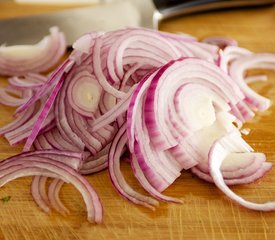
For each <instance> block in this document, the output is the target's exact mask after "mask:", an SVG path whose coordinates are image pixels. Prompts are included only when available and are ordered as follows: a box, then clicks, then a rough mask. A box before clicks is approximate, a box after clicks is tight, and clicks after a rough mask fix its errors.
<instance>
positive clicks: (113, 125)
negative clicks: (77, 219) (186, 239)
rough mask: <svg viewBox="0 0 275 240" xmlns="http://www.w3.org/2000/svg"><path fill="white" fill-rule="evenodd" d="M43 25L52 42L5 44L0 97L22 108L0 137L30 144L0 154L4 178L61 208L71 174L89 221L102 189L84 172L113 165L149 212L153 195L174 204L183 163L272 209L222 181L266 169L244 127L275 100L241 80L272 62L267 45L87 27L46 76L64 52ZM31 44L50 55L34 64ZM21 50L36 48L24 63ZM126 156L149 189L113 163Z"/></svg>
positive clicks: (120, 186) (252, 176) (123, 189)
mask: <svg viewBox="0 0 275 240" xmlns="http://www.w3.org/2000/svg"><path fill="white" fill-rule="evenodd" d="M50 31H51V37H52V41H53V42H54V43H53V44H52V45H51V44H50V38H46V39H44V40H42V42H41V43H39V44H38V45H36V46H34V47H32V48H31V47H29V46H28V47H27V46H17V47H10V48H9V47H7V48H5V47H2V48H0V73H1V74H2V75H13V77H11V78H10V79H9V86H8V87H6V88H3V89H1V95H0V102H1V103H2V104H4V105H7V106H13V107H18V108H17V110H16V112H15V115H14V116H15V120H14V121H13V122H12V123H10V124H8V125H6V126H4V127H2V128H1V129H0V134H1V135H3V136H4V137H5V138H6V139H7V140H8V141H9V143H10V144H11V145H14V144H18V143H20V142H25V147H24V151H25V152H24V153H22V154H20V155H17V156H14V157H12V158H9V159H6V160H4V161H2V162H1V163H0V185H1V186H3V185H4V184H5V183H7V182H9V181H11V180H13V179H15V178H18V177H23V176H34V178H33V182H32V185H31V193H32V196H33V199H34V201H35V202H36V203H37V205H38V206H39V207H40V208H41V209H42V210H43V211H45V212H50V211H52V210H55V211H57V212H59V213H61V214H62V215H66V214H69V210H68V209H67V208H66V207H65V206H64V205H63V203H62V202H61V200H60V198H59V193H60V189H61V187H62V186H63V184H64V183H65V182H69V183H72V184H73V185H74V186H75V187H76V188H77V189H78V190H79V191H80V192H81V194H82V196H83V198H84V201H85V203H86V206H87V211H88V220H89V221H94V222H96V223H100V222H101V221H102V206H101V203H100V201H99V197H98V195H97V194H96V192H95V191H94V189H93V188H92V187H91V185H90V184H89V183H88V182H87V180H86V179H85V178H84V177H83V176H82V175H85V174H92V173H96V172H98V171H102V170H104V169H106V168H108V170H109V175H110V179H111V181H112V183H113V185H114V187H115V188H116V190H117V191H118V192H119V193H120V194H121V195H122V196H123V197H125V198H126V199H128V200H129V201H131V202H133V203H136V204H140V205H142V206H145V207H148V208H150V209H155V208H156V207H157V206H158V201H166V202H175V203H180V202H181V200H180V199H176V198H172V197H169V196H165V195H163V194H162V192H163V191H164V190H165V189H166V188H168V187H169V186H170V185H171V184H172V183H173V182H174V181H175V180H176V179H177V178H178V177H179V176H180V175H181V171H183V170H188V169H189V170H191V171H192V173H194V174H195V175H197V176H198V177H199V178H201V179H204V180H205V181H207V182H212V183H215V184H216V185H217V187H218V188H219V189H220V190H221V191H223V192H224V193H225V194H226V195H227V196H228V197H229V198H231V199H232V200H234V201H236V202H238V203H239V204H241V205H243V206H245V207H247V208H250V209H254V210H260V211H270V210H275V203H274V202H268V203H263V204H261V203H252V202H248V201H246V200H244V199H242V198H241V197H239V196H237V195H236V194H235V193H233V192H232V191H231V190H230V189H229V188H228V185H236V184H246V183H251V182H253V181H255V180H257V179H259V178H261V177H262V176H264V175H265V173H266V172H268V171H269V170H270V169H271V167H272V164H271V163H268V162H266V157H265V155H264V154H263V153H256V152H254V150H253V149H252V148H251V146H249V145H248V144H247V143H246V142H245V141H244V139H243V138H242V132H246V134H249V131H244V130H245V129H244V130H242V125H243V123H245V122H246V121H248V120H250V119H252V118H253V117H254V116H255V113H256V112H257V111H264V110H266V109H267V108H268V107H269V106H270V100H269V99H267V98H265V97H263V96H260V95H259V94H258V93H256V92H254V91H253V90H252V89H251V88H250V87H249V86H248V83H250V82H254V81H257V80H258V81H264V80H266V76H265V75H255V76H249V77H247V76H246V73H247V71H248V70H250V69H253V68H266V69H274V66H275V65H274V63H275V55H274V54H260V53H257V54H255V53H253V52H251V51H249V50H247V49H244V48H241V47H239V46H238V44H237V42H236V41H235V40H232V39H229V38H223V37H211V38H207V39H205V40H204V41H202V42H199V41H198V40H196V38H194V37H192V36H188V35H176V34H170V33H164V32H158V31H153V30H149V29H140V28H127V29H122V30H117V31H112V32H106V33H102V32H94V33H88V34H85V35H84V36H82V37H81V38H80V39H78V40H77V41H76V42H75V44H74V45H73V48H74V50H73V52H72V53H71V55H70V56H69V58H68V59H67V60H65V62H64V63H63V64H61V65H60V66H59V67H58V68H57V69H56V70H55V71H54V72H52V73H50V74H49V75H48V76H46V77H45V76H43V75H40V74H39V72H43V71H44V70H46V69H48V68H49V66H50V65H51V64H54V63H55V62H56V59H57V58H58V56H59V55H60V54H61V53H62V54H63V51H61V50H60V51H58V53H55V54H54V56H55V57H54V58H52V57H53V55H52V53H53V52H56V49H60V46H59V45H61V46H63V44H64V43H63V42H64V41H63V40H62V39H63V38H62V34H61V35H60V33H59V32H58V30H57V29H56V28H52V29H51V30H50ZM58 39H59V40H58ZM58 44H59V45H58ZM58 46H59V47H58ZM38 49H41V51H44V50H43V49H48V50H47V53H45V56H43V57H42V56H40V55H41V54H38V55H39V57H41V58H43V61H45V62H46V63H45V62H43V64H42V61H38V58H37V53H38V52H39V51H38ZM23 50H24V51H25V50H31V51H32V53H33V54H32V55H31V56H28V61H26V59H25V57H24V56H25V55H24V54H23V53H24V51H23ZM22 60H24V62H25V63H24V64H23V65H22V67H21V68H18V67H17V65H18V64H21V62H22ZM34 63H37V64H34ZM38 63H41V64H38ZM42 65H43V66H42ZM31 146H33V147H34V149H35V150H34V151H29V150H30V148H31ZM71 151H73V152H71ZM124 158H127V159H128V161H129V162H130V164H131V168H132V170H133V173H134V175H135V177H136V178H137V180H138V181H139V183H140V184H141V185H142V187H143V188H144V189H145V190H146V191H147V192H148V193H149V194H150V196H147V195H143V194H140V193H138V192H136V190H135V189H133V188H132V187H131V186H130V185H129V184H128V183H127V179H125V178H124V176H123V174H122V172H121V169H120V161H121V160H122V159H124ZM52 179H53V180H52ZM47 181H51V183H50V185H49V187H48V189H47V187H46V186H47V185H46V183H47Z"/></svg>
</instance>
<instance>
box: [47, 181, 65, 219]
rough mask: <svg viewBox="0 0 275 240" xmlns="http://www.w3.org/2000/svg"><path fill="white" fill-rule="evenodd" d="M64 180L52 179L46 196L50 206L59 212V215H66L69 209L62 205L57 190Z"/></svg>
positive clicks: (58, 190)
mask: <svg viewBox="0 0 275 240" xmlns="http://www.w3.org/2000/svg"><path fill="white" fill-rule="evenodd" d="M63 184H64V182H63V181H62V180H60V179H57V178H56V179H53V181H52V182H51V184H50V186H49V190H48V196H49V202H50V205H51V207H52V208H53V209H54V210H56V211H57V212H59V213H60V214H61V215H63V216H66V215H68V214H70V211H69V210H68V209H67V208H66V207H65V206H64V205H63V203H62V202H61V200H60V198H59V192H60V189H61V187H62V185H63Z"/></svg>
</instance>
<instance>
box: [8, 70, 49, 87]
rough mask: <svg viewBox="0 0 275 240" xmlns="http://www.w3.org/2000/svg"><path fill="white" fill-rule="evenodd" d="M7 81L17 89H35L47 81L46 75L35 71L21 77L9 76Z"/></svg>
mask: <svg viewBox="0 0 275 240" xmlns="http://www.w3.org/2000/svg"><path fill="white" fill-rule="evenodd" d="M8 81H9V84H10V85H11V86H13V87H15V88H17V89H37V88H39V87H41V86H42V85H43V84H44V83H45V82H46V81H47V77H45V76H43V75H40V74H37V73H28V74H26V75H25V76H24V77H22V78H20V77H11V78H9V79H8Z"/></svg>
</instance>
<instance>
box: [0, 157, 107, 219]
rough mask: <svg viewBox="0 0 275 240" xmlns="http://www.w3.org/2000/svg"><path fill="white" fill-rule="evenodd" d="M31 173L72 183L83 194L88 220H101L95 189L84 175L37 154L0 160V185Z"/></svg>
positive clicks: (99, 205)
mask: <svg viewBox="0 0 275 240" xmlns="http://www.w3.org/2000/svg"><path fill="white" fill-rule="evenodd" d="M37 170H38V171H37ZM45 170H46V171H45ZM33 175H41V176H47V177H48V176H49V177H58V178H60V179H62V180H63V181H65V182H69V183H72V184H73V185H74V186H75V187H76V188H77V189H78V190H79V191H80V193H81V194H82V196H83V199H84V201H85V203H86V206H87V211H88V220H89V221H92V222H93V221H95V222H96V223H100V222H101V221H102V206H101V203H100V201H99V198H98V195H97V194H96V192H95V190H94V189H93V188H92V186H91V185H90V183H89V182H88V181H87V180H86V179H85V178H84V177H82V176H81V175H80V174H78V173H77V172H76V171H75V170H74V169H73V168H71V167H69V166H67V165H65V164H63V163H61V162H58V161H55V160H52V159H49V158H47V159H44V158H41V157H39V156H36V158H33V159H32V160H31V161H26V159H24V158H21V157H20V156H18V157H17V156H16V157H13V158H9V159H7V160H5V161H2V162H1V171H0V186H3V185H5V184H6V183H8V182H9V181H12V180H14V179H16V178H18V177H24V176H33Z"/></svg>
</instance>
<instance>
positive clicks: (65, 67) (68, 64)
mask: <svg viewBox="0 0 275 240" xmlns="http://www.w3.org/2000/svg"><path fill="white" fill-rule="evenodd" d="M73 65H74V62H73V61H71V60H70V59H68V60H65V61H64V62H63V63H62V64H61V65H60V66H59V67H58V68H57V69H56V70H55V71H54V72H53V73H52V74H51V75H50V76H49V77H48V79H47V81H46V82H45V83H44V84H43V85H42V86H41V87H40V88H39V89H38V90H37V91H36V92H35V93H34V95H33V96H32V97H31V98H30V99H29V100H28V101H27V102H26V103H25V104H23V105H21V106H20V107H19V108H17V110H16V113H17V114H19V113H21V112H24V111H25V110H26V109H28V108H29V107H30V106H31V105H32V104H33V103H35V102H36V101H37V100H39V99H41V98H42V97H43V96H45V95H46V94H48V93H49V92H50V91H51V90H52V86H58V83H59V82H62V80H64V74H66V73H68V72H69V71H70V70H71V68H72V67H73Z"/></svg>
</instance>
